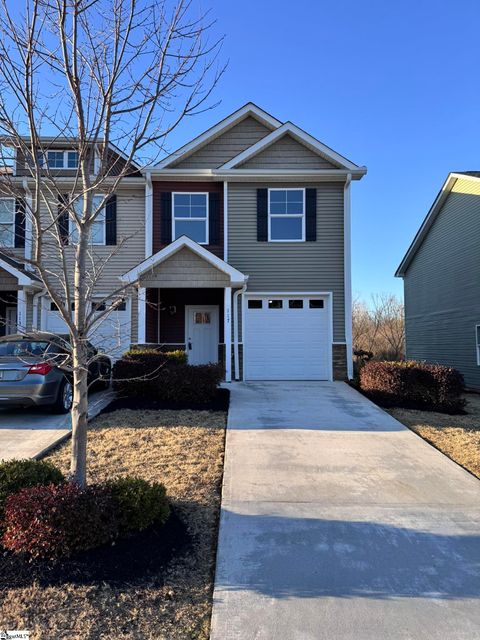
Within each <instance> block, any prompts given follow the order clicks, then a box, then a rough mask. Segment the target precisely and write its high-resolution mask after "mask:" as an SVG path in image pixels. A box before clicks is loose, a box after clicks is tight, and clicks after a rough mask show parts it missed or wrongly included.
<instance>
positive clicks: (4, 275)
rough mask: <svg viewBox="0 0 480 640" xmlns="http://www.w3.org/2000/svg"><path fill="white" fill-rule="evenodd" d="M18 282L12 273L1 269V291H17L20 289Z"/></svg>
mask: <svg viewBox="0 0 480 640" xmlns="http://www.w3.org/2000/svg"><path fill="white" fill-rule="evenodd" d="M19 288H20V287H19V285H18V280H17V278H15V276H12V274H11V273H8V271H5V270H4V269H0V291H9V290H12V291H15V290H17V289H19Z"/></svg>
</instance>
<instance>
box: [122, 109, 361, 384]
mask: <svg viewBox="0 0 480 640" xmlns="http://www.w3.org/2000/svg"><path fill="white" fill-rule="evenodd" d="M365 173H366V168H365V167H359V166H357V165H356V164H353V163H352V162H350V161H349V160H347V159H346V158H344V157H343V156H341V155H339V154H338V153H336V152H335V151H333V150H332V149H330V148H329V147H327V146H325V145H324V144H322V143H321V142H319V141H318V140H316V139H315V138H313V137H312V136H311V135H309V134H308V133H306V132H305V131H303V130H301V129H300V128H298V127H297V126H295V125H294V124H292V123H290V122H286V123H282V122H280V121H279V120H277V119H276V118H274V117H272V116H271V115H269V114H268V113H266V112H265V111H263V110H262V109H260V108H258V107H256V106H255V105H253V104H251V103H249V104H247V105H246V106H244V107H243V108H241V109H239V110H238V111H236V112H235V113H233V114H232V115H230V116H229V117H227V118H225V119H224V120H222V121H221V122H219V123H218V124H217V125H215V126H214V127H212V128H211V129H209V130H208V131H206V132H205V133H203V134H202V135H200V136H198V137H197V138H195V139H194V140H192V141H191V142H189V143H188V144H186V145H185V146H183V147H182V148H181V149H179V150H178V151H176V152H175V153H173V154H172V155H170V156H168V157H167V158H166V159H165V160H164V161H163V162H161V163H160V164H159V165H157V166H155V167H151V168H150V169H149V170H148V171H146V181H147V198H146V207H147V210H146V247H145V260H144V261H143V262H141V263H140V264H138V265H137V266H136V267H134V268H133V269H131V270H130V271H128V272H126V273H125V274H124V275H123V277H122V280H123V281H124V282H126V283H129V284H132V285H136V286H138V287H139V288H138V334H137V336H136V340H137V341H138V342H139V343H146V344H160V345H162V346H163V348H168V349H175V348H182V349H183V348H186V350H187V353H188V358H189V361H190V362H191V363H206V362H212V361H213V362H215V361H218V360H220V361H222V362H224V364H225V370H226V380H227V381H229V380H231V379H232V378H236V379H239V378H244V379H247V380H275V379H286V380H331V379H345V378H346V377H347V376H348V377H351V375H352V362H351V284H350V185H351V180H359V179H361V178H362V176H363V175H365Z"/></svg>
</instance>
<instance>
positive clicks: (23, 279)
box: [0, 258, 40, 287]
mask: <svg viewBox="0 0 480 640" xmlns="http://www.w3.org/2000/svg"><path fill="white" fill-rule="evenodd" d="M0 267H1V268H2V269H4V270H5V271H7V272H8V273H9V274H10V275H12V276H13V277H14V278H17V280H18V284H20V285H22V286H27V287H32V286H38V285H39V284H40V283H37V282H36V281H35V280H32V279H31V278H29V277H28V276H27V275H26V274H25V273H22V272H21V271H19V270H18V269H15V267H14V266H13V265H11V264H9V263H8V262H7V261H6V260H3V259H2V258H0Z"/></svg>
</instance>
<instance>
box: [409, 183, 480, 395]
mask: <svg viewBox="0 0 480 640" xmlns="http://www.w3.org/2000/svg"><path fill="white" fill-rule="evenodd" d="M479 211H480V181H479V182H477V181H475V182H472V181H469V180H458V181H457V182H456V184H455V185H454V187H453V189H452V192H451V193H450V194H449V196H448V198H447V199H446V201H445V203H444V205H443V207H442V209H441V211H440V213H439V214H438V216H437V218H436V220H435V221H434V223H433V225H432V227H431V228H430V230H429V232H428V235H427V236H426V237H425V239H424V241H423V243H422V244H421V246H420V248H419V249H418V251H417V253H416V255H415V257H414V258H413V261H412V262H411V264H410V266H409V267H408V269H407V273H406V276H405V279H404V285H405V319H406V345H407V356H408V357H409V358H413V359H418V360H426V361H428V362H438V363H440V364H445V365H450V366H453V367H456V368H457V369H459V370H460V371H461V373H463V375H464V376H465V381H466V384H467V386H469V387H472V388H477V389H480V367H479V366H478V365H477V355H476V343H475V325H476V324H480V215H479Z"/></svg>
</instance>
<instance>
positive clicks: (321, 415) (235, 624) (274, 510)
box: [211, 382, 480, 640]
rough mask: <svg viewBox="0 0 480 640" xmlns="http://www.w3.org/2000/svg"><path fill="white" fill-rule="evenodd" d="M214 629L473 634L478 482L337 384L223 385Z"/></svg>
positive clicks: (477, 614)
mask: <svg viewBox="0 0 480 640" xmlns="http://www.w3.org/2000/svg"><path fill="white" fill-rule="evenodd" d="M231 393H232V395H231V405H230V413H229V421H228V431H227V443H226V459H225V475H224V487H223V498H222V513H221V523H220V538H219V548H218V561H217V572H216V579H215V592H214V608H213V617H212V632H211V638H212V640H233V639H235V640H237V639H238V640H239V639H242V640H250V639H252V640H253V639H255V640H274V639H275V640H279V639H283V638H284V639H285V640H323V639H325V640H333V639H335V640H440V639H441V640H474V639H476V638H480V482H479V481H478V480H477V479H475V478H474V477H473V476H471V475H470V474H468V473H467V472H466V471H464V470H463V469H461V468H460V467H458V466H457V465H456V464H455V463H453V462H452V461H450V460H449V459H448V458H446V457H445V456H444V455H442V454H441V453H439V452H438V451H436V450H435V449H434V448H433V447H431V446H430V445H428V444H427V443H425V442H424V441H423V440H421V439H420V438H419V437H418V436H416V435H415V434H413V433H412V432H411V431H409V430H408V429H406V428H405V427H403V426H402V425H401V424H400V423H399V422H397V421H396V420H394V419H393V418H392V417H391V416H389V415H388V414H386V413H385V412H383V411H381V410H380V409H379V408H377V407H376V406H375V405H373V404H372V403H370V402H369V401H368V400H366V399H365V398H364V397H363V396H361V395H360V394H358V393H357V392H356V391H354V390H353V389H351V388H350V387H348V386H347V385H345V384H343V383H298V382H297V383H291V382H288V383H286V382H285V383H273V382H272V383H250V384H241V383H237V384H235V385H232V392H231Z"/></svg>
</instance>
